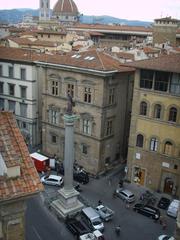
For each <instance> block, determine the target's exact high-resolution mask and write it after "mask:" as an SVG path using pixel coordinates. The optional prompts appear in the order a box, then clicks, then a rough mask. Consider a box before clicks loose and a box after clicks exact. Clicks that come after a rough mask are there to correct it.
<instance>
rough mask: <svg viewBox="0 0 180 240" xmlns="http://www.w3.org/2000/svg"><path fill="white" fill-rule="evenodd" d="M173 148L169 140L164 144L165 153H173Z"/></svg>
mask: <svg viewBox="0 0 180 240" xmlns="http://www.w3.org/2000/svg"><path fill="white" fill-rule="evenodd" d="M172 149H173V144H172V143H171V142H169V141H167V142H165V144H164V154H167V155H171V154H172Z"/></svg>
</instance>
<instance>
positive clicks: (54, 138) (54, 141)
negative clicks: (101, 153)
mask: <svg viewBox="0 0 180 240" xmlns="http://www.w3.org/2000/svg"><path fill="white" fill-rule="evenodd" d="M50 138H51V139H50V140H51V143H52V144H58V136H57V135H55V134H50ZM62 145H63V144H62ZM81 151H82V153H83V154H85V155H87V154H88V145H87V144H84V143H82V144H81Z"/></svg>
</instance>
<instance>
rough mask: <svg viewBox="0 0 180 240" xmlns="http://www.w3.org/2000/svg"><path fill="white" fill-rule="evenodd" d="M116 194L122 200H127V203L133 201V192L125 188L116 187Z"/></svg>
mask: <svg viewBox="0 0 180 240" xmlns="http://www.w3.org/2000/svg"><path fill="white" fill-rule="evenodd" d="M116 195H117V196H118V197H120V198H121V199H123V200H124V201H127V202H129V203H131V202H134V201H135V196H134V194H133V193H132V192H131V191H129V190H127V189H121V188H117V189H116Z"/></svg>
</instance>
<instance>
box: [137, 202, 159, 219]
mask: <svg viewBox="0 0 180 240" xmlns="http://www.w3.org/2000/svg"><path fill="white" fill-rule="evenodd" d="M133 210H134V211H136V212H138V213H140V214H143V215H145V216H147V217H151V218H153V219H155V220H158V219H159V218H160V211H159V209H158V208H155V207H152V206H149V205H143V204H141V203H137V204H135V205H134V207H133Z"/></svg>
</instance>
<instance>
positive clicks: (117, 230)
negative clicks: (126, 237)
mask: <svg viewBox="0 0 180 240" xmlns="http://www.w3.org/2000/svg"><path fill="white" fill-rule="evenodd" d="M115 232H116V235H118V236H119V235H120V232H121V227H120V225H118V226H116V227H115Z"/></svg>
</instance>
